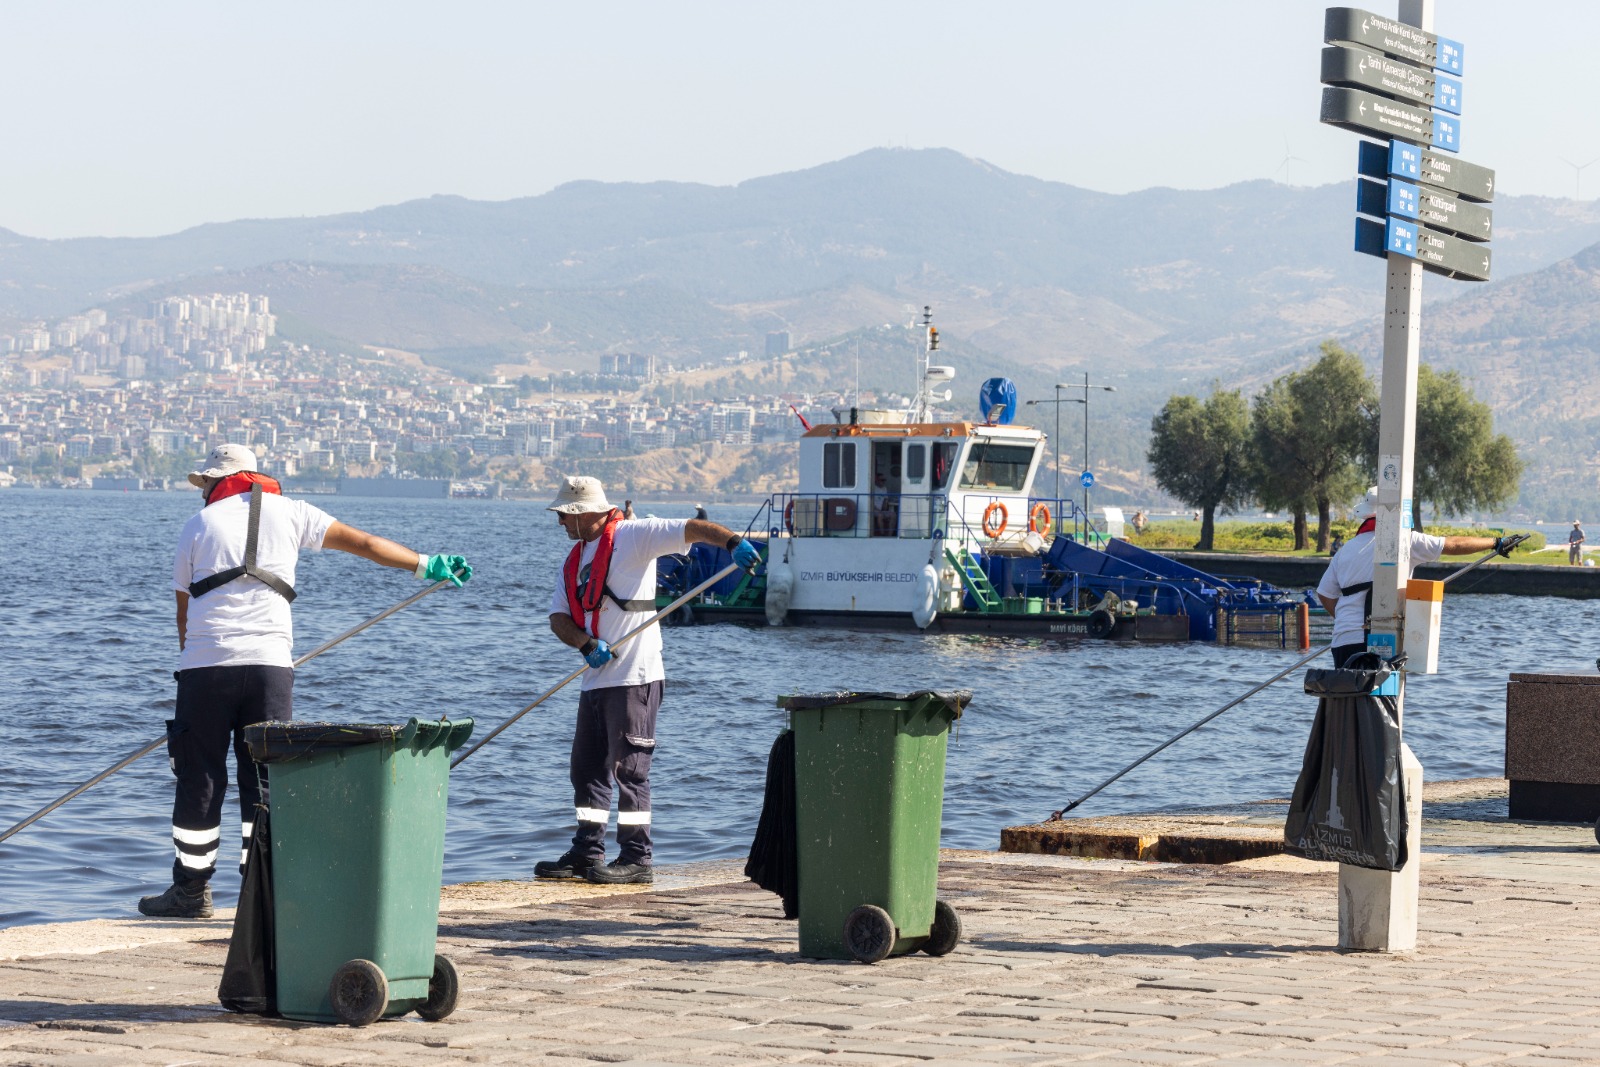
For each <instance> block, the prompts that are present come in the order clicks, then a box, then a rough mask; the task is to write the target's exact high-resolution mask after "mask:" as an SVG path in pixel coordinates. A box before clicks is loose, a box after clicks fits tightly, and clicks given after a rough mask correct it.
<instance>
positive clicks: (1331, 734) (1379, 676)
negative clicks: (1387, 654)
mask: <svg viewBox="0 0 1600 1067" xmlns="http://www.w3.org/2000/svg"><path fill="white" fill-rule="evenodd" d="M1369 664H1370V666H1369ZM1390 673H1391V672H1390V670H1389V669H1388V668H1387V667H1385V666H1382V665H1381V661H1380V660H1378V657H1377V656H1376V655H1372V656H1371V658H1370V659H1364V658H1363V657H1360V656H1358V657H1356V658H1355V659H1353V660H1351V662H1350V664H1348V665H1346V666H1345V667H1344V669H1342V670H1310V671H1307V672H1306V681H1305V689H1306V692H1307V693H1309V694H1311V695H1313V696H1315V697H1317V698H1318V702H1317V717H1316V719H1315V721H1313V722H1312V724H1311V737H1310V739H1309V740H1308V741H1307V742H1306V755H1305V762H1304V763H1303V764H1302V765H1301V768H1300V778H1299V780H1298V781H1297V782H1295V786H1294V796H1293V798H1292V799H1291V800H1290V801H1289V815H1288V818H1287V819H1286V820H1285V821H1284V824H1283V843H1284V851H1286V852H1288V853H1290V854H1292V855H1295V856H1303V857H1305V858H1306V859H1308V860H1323V861H1326V862H1329V863H1348V864H1352V865H1353V866H1356V867H1367V868H1370V869H1371V870H1375V871H1398V870H1399V869H1400V868H1401V867H1404V866H1405V864H1406V858H1407V857H1406V832H1407V830H1408V829H1409V826H1408V823H1407V813H1406V798H1405V784H1404V782H1403V781H1402V779H1401V776H1400V714H1399V708H1398V706H1397V704H1396V702H1395V698H1394V697H1391V696H1377V695H1375V692H1376V690H1377V689H1378V688H1379V687H1380V686H1382V685H1383V683H1384V682H1385V681H1386V680H1387V679H1388V678H1389V675H1390Z"/></svg>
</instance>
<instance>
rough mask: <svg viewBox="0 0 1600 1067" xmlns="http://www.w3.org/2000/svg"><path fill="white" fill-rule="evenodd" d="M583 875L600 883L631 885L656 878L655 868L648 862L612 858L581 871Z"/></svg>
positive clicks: (652, 880)
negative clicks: (610, 860) (609, 861)
mask: <svg viewBox="0 0 1600 1067" xmlns="http://www.w3.org/2000/svg"><path fill="white" fill-rule="evenodd" d="M583 876H584V877H585V878H587V879H589V881H591V882H598V883H599V884H601V885H631V884H634V883H641V884H642V883H646V882H654V881H655V880H656V873H655V868H654V867H652V866H650V865H649V864H648V863H623V862H622V861H621V860H614V861H612V862H611V863H608V864H606V865H605V866H604V867H602V866H600V865H599V864H596V865H595V866H593V867H590V868H589V869H588V870H587V871H585V872H583Z"/></svg>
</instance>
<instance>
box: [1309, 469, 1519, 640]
mask: <svg viewBox="0 0 1600 1067" xmlns="http://www.w3.org/2000/svg"><path fill="white" fill-rule="evenodd" d="M1355 517H1356V519H1358V520H1359V521H1360V525H1359V526H1358V527H1357V528H1356V532H1355V536H1354V537H1352V538H1350V540H1348V541H1346V542H1345V543H1344V546H1343V547H1341V548H1340V549H1339V551H1337V552H1335V553H1334V554H1333V558H1332V559H1330V560H1329V561H1328V569H1327V570H1326V571H1324V572H1323V574H1322V581H1320V582H1318V583H1317V600H1318V601H1319V602H1320V603H1321V604H1322V607H1323V610H1325V611H1326V612H1327V613H1328V614H1329V615H1330V616H1332V617H1333V637H1332V638H1331V640H1330V642H1329V643H1330V644H1331V645H1332V646H1333V665H1334V666H1335V667H1343V666H1344V665H1345V664H1346V663H1348V662H1350V660H1351V658H1352V657H1354V656H1356V655H1358V654H1359V653H1362V652H1365V651H1366V650H1367V635H1368V634H1369V633H1370V632H1371V628H1372V618H1371V617H1372V560H1373V556H1374V553H1375V551H1376V549H1377V543H1376V542H1377V534H1376V531H1377V528H1378V487H1377V486H1373V487H1372V488H1370V489H1368V490H1367V495H1366V496H1365V497H1364V498H1363V499H1362V501H1361V503H1360V504H1358V505H1357V506H1356V512H1355ZM1401 533H1402V534H1403V535H1404V536H1405V537H1406V538H1408V539H1409V540H1410V542H1411V566H1413V567H1415V566H1417V564H1419V563H1432V562H1433V561H1434V560H1436V559H1438V558H1439V557H1440V556H1465V555H1470V554H1472V553H1474V552H1488V551H1490V550H1491V549H1492V550H1494V551H1496V552H1499V553H1500V554H1501V555H1503V556H1504V555H1509V554H1510V552H1511V549H1510V547H1508V545H1507V542H1508V541H1509V540H1510V539H1509V538H1505V537H1434V536H1433V535H1432V534H1425V533H1423V532H1421V531H1420V530H1411V529H1407V530H1402V531H1401ZM1403 577H1404V578H1410V577H1411V575H1410V574H1409V573H1408V574H1406V575H1404V576H1403Z"/></svg>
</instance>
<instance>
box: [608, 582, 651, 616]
mask: <svg viewBox="0 0 1600 1067" xmlns="http://www.w3.org/2000/svg"><path fill="white" fill-rule="evenodd" d="M603 592H604V593H605V595H606V596H608V597H610V598H611V600H612V603H614V604H616V605H617V607H619V608H621V609H622V610H623V611H654V610H656V602H655V601H654V600H623V599H622V598H621V597H619V596H618V595H617V594H615V593H613V592H612V591H611V587H610V586H609V585H608V586H606V587H605V589H604V590H603Z"/></svg>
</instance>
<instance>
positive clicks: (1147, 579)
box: [658, 317, 1305, 645]
mask: <svg viewBox="0 0 1600 1067" xmlns="http://www.w3.org/2000/svg"><path fill="white" fill-rule="evenodd" d="M924 322H925V325H926V329H927V334H928V343H927V347H926V348H925V350H924V355H923V358H922V361H921V365H920V366H919V368H918V369H919V372H920V377H921V380H922V385H923V387H922V389H921V390H919V394H918V397H917V400H916V402H915V403H914V405H913V407H912V409H911V410H909V411H904V412H895V411H883V410H872V409H859V408H852V409H848V410H843V409H841V410H839V411H836V412H835V413H834V419H835V421H834V422H833V423H832V424H827V425H817V426H810V427H808V428H807V429H806V430H805V432H804V434H803V435H802V437H801V438H800V442H799V450H800V455H799V470H800V487H799V491H798V492H793V493H775V494H773V495H772V496H771V497H770V498H769V499H768V500H767V501H766V503H764V504H763V505H762V506H761V508H760V509H759V510H758V512H757V514H756V516H755V517H754V519H752V521H751V522H750V524H749V526H748V527H747V529H746V531H745V534H746V536H747V537H749V538H750V539H751V540H753V541H755V542H756V543H757V544H758V545H759V546H760V548H761V550H762V557H763V566H761V567H758V568H757V569H756V572H755V573H754V574H748V575H746V574H735V575H734V576H732V577H728V578H725V579H723V580H722V581H721V582H719V583H718V584H717V585H714V586H713V587H712V588H711V589H710V590H709V591H708V592H707V593H706V594H704V595H703V596H702V597H701V598H700V600H699V601H698V602H696V603H694V604H692V605H690V606H688V607H687V608H686V609H684V610H681V611H680V612H679V613H678V617H677V618H675V619H674V620H673V621H676V622H691V621H693V622H712V621H730V620H732V621H748V622H761V621H763V620H764V621H765V622H766V623H768V624H771V625H774V626H781V625H796V626H828V627H838V628H847V629H918V630H924V631H933V632H944V633H989V634H1009V635H1016V636H1027V637H1054V638H1096V639H1111V640H1120V641H1188V640H1218V639H1219V638H1220V639H1222V640H1225V641H1232V640H1238V639H1242V638H1247V637H1251V636H1255V637H1258V638H1264V639H1267V640H1268V641H1269V643H1275V644H1283V645H1290V644H1299V643H1302V641H1301V631H1303V629H1304V626H1305V612H1304V611H1303V610H1301V608H1302V607H1303V604H1304V600H1303V598H1300V597H1296V596H1293V595H1291V594H1288V593H1286V592H1284V591H1283V590H1278V589H1275V588H1273V587H1270V586H1266V585H1264V584H1263V583H1261V582H1258V581H1255V580H1254V579H1249V578H1227V577H1218V576H1215V575H1211V574H1207V573H1205V572H1203V571H1199V570H1197V569H1195V568H1192V567H1188V566H1186V565H1184V564H1182V563H1179V562H1177V561H1175V560H1171V559H1168V558H1166V557H1164V556H1160V555H1157V554H1155V553H1153V552H1149V551H1146V550H1144V549H1141V548H1138V547H1137V546H1135V545H1132V544H1129V543H1128V542H1127V541H1125V540H1122V539H1121V538H1120V537H1106V536H1103V535H1101V534H1100V533H1099V532H1098V531H1095V530H1094V529H1093V528H1092V526H1091V524H1090V523H1089V521H1088V517H1087V516H1086V515H1085V514H1084V513H1083V511H1082V510H1081V509H1080V508H1078V507H1076V506H1075V504H1074V502H1073V501H1071V500H1067V499H1048V498H1040V497H1038V496H1036V495H1034V491H1033V487H1034V478H1035V475H1036V474H1037V472H1038V471H1039V468H1040V465H1041V461H1042V460H1043V457H1044V450H1045V445H1046V443H1047V438H1046V436H1045V435H1044V434H1043V433H1041V432H1040V431H1038V430H1035V429H1033V428H1031V427H1027V426H1017V425H1012V424H1011V418H1012V416H1013V415H1014V413H1015V410H1016V390H1015V387H1014V386H1013V385H1012V384H1011V383H1010V382H1008V381H1006V380H1005V379H999V378H995V379H990V380H989V381H987V382H985V383H984V387H983V389H982V390H981V391H980V409H981V410H982V413H983V416H982V421H970V422H969V421H959V422H956V421H939V420H935V419H933V418H931V417H929V416H930V408H931V401H932V400H933V399H935V398H934V397H933V395H932V390H931V388H930V385H931V383H937V382H941V381H949V380H950V378H951V377H953V375H954V371H953V369H951V368H949V367H938V366H932V365H931V364H930V363H929V362H928V359H929V357H930V356H931V354H932V353H933V352H934V351H935V350H936V348H937V331H936V330H935V329H934V328H933V327H932V325H931V323H927V321H926V317H925V319H924ZM948 397H949V394H948V392H946V393H945V394H944V395H943V396H942V397H940V398H939V399H948ZM1111 532H1112V533H1117V532H1120V531H1117V530H1115V529H1113V530H1112V531H1111ZM729 561H730V557H729V555H728V553H727V552H726V551H725V550H723V549H721V548H717V547H715V546H709V545H696V546H694V548H693V550H692V551H691V552H690V553H688V554H687V555H684V556H674V557H667V558H664V559H662V560H660V561H659V562H658V575H659V580H660V588H659V589H658V600H659V602H660V603H661V604H663V605H664V604H666V603H670V602H671V600H673V599H676V597H677V596H679V595H681V594H682V593H683V592H685V591H687V590H688V589H691V588H693V587H694V586H695V585H697V584H699V582H701V581H703V580H704V579H705V578H708V577H710V576H711V575H713V574H715V573H716V572H717V571H718V570H720V569H722V568H723V567H725V566H726V565H727V564H728V562H729Z"/></svg>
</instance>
